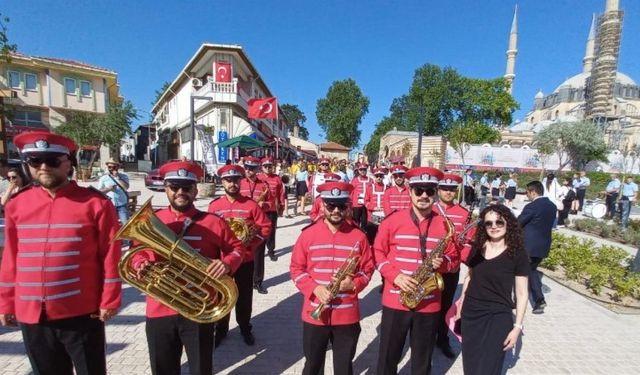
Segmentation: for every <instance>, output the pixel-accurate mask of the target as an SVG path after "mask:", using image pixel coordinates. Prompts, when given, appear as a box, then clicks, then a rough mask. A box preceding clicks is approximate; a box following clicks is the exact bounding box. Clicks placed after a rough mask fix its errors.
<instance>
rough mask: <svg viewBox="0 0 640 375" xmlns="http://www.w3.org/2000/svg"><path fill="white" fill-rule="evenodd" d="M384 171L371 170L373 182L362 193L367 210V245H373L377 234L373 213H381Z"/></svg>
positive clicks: (378, 169)
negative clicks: (373, 177)
mask: <svg viewBox="0 0 640 375" xmlns="http://www.w3.org/2000/svg"><path fill="white" fill-rule="evenodd" d="M385 174H386V173H385V171H384V169H382V168H376V169H374V170H373V175H374V176H375V181H374V182H373V183H372V184H371V185H369V187H368V188H367V190H366V191H365V192H364V204H365V207H366V208H367V226H366V232H367V239H368V240H369V243H373V241H374V239H375V238H376V233H378V224H379V223H374V222H373V214H374V213H382V212H383V211H382V197H383V196H384V192H385V191H386V190H387V186H386V185H385V184H384V183H383V182H382V181H383V179H384V175H385Z"/></svg>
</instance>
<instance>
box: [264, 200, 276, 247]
mask: <svg viewBox="0 0 640 375" xmlns="http://www.w3.org/2000/svg"><path fill="white" fill-rule="evenodd" d="M266 214H267V217H268V218H269V220H271V232H270V233H269V238H267V240H266V244H267V250H268V251H269V256H271V255H276V253H275V251H276V227H277V226H278V213H277V212H275V211H274V212H267V213H266ZM263 258H264V257H263Z"/></svg>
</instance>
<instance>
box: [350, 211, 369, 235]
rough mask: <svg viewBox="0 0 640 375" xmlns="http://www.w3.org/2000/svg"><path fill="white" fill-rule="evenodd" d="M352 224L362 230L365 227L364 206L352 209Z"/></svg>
mask: <svg viewBox="0 0 640 375" xmlns="http://www.w3.org/2000/svg"><path fill="white" fill-rule="evenodd" d="M352 210H353V222H354V223H355V224H356V225H358V226H359V227H360V228H362V229H363V230H364V228H365V227H366V226H367V208H366V207H365V206H361V207H353V208H352Z"/></svg>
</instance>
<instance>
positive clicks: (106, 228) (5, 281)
mask: <svg viewBox="0 0 640 375" xmlns="http://www.w3.org/2000/svg"><path fill="white" fill-rule="evenodd" d="M14 142H15V144H16V146H18V148H19V149H21V150H22V154H23V155H24V156H25V157H26V161H27V164H28V165H29V171H30V172H31V176H32V178H33V179H34V180H36V181H37V182H38V184H39V186H31V187H29V188H26V189H24V190H22V191H21V192H20V193H18V194H17V195H15V196H14V197H13V198H11V200H10V201H9V203H8V204H7V205H6V207H5V218H6V219H5V220H6V222H5V223H6V224H5V225H6V231H5V233H6V235H5V236H6V237H5V249H4V254H3V257H2V268H1V270H0V323H1V324H2V325H3V326H6V325H15V323H16V321H17V322H18V323H19V325H20V329H21V330H22V337H23V340H24V344H25V347H26V352H27V355H28V357H29V361H30V362H31V367H32V368H33V371H34V373H36V374H55V375H60V374H62V375H66V374H69V375H71V374H72V373H73V368H74V367H75V370H76V373H77V374H92V375H93V374H105V373H106V370H107V364H106V357H105V330H104V322H106V321H107V320H109V319H111V318H112V317H113V316H114V315H115V313H116V312H117V310H118V308H119V307H120V300H121V295H120V290H121V281H120V277H119V276H118V260H119V259H120V253H121V243H120V241H113V242H111V239H112V238H113V236H114V235H115V234H116V232H117V231H118V215H117V214H116V210H115V208H114V207H113V204H112V203H111V201H110V200H109V198H107V197H106V196H104V195H103V194H102V193H100V192H99V191H97V190H94V189H91V188H84V187H80V186H78V185H77V184H76V183H75V181H70V180H69V177H70V176H71V174H72V160H71V159H70V155H73V153H74V152H75V150H76V145H75V144H74V143H73V141H72V140H70V139H68V138H65V137H63V136H60V135H56V134H53V133H48V132H30V133H22V134H19V135H18V136H16V137H15V138H14Z"/></svg>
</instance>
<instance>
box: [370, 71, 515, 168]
mask: <svg viewBox="0 0 640 375" xmlns="http://www.w3.org/2000/svg"><path fill="white" fill-rule="evenodd" d="M507 85H508V83H507V82H506V81H505V80H504V79H503V78H496V79H490V80H486V79H476V78H468V77H464V76H462V75H460V74H459V73H458V72H457V71H456V70H455V69H453V68H450V67H446V68H440V67H439V66H437V65H432V64H426V65H423V66H422V67H420V68H418V69H417V70H416V71H415V73H414V76H413V82H412V84H411V87H410V88H409V92H408V93H407V94H406V95H403V96H401V97H399V98H396V99H394V101H393V103H392V104H391V108H390V112H391V113H390V115H389V116H387V117H385V118H383V120H382V121H381V122H380V123H378V125H377V126H376V130H375V131H374V133H373V135H372V137H371V139H370V140H369V142H368V143H367V145H366V146H365V151H366V153H367V155H369V158H370V159H371V160H375V159H376V158H375V155H377V153H378V149H379V145H380V137H381V136H382V135H384V134H385V133H386V132H387V131H389V130H391V129H393V128H394V127H395V128H397V129H398V130H406V131H417V128H418V126H417V124H418V121H420V120H421V121H422V122H423V124H422V125H423V134H424V135H444V136H450V134H453V135H454V136H455V137H456V141H461V142H463V143H464V142H467V143H475V142H478V143H485V142H492V140H493V139H495V134H496V132H493V131H489V130H490V129H491V128H500V127H503V126H506V125H507V124H510V123H511V119H512V118H511V116H512V113H513V111H515V110H516V109H517V108H518V107H519V106H518V103H516V101H515V100H514V99H513V97H512V96H511V94H509V93H508V92H507V91H506V87H507ZM465 127H470V129H467V130H463V129H464V128H465ZM474 130H480V131H481V135H483V136H484V137H481V136H475V134H473V133H474ZM451 132H453V133H451ZM463 135H464V137H462V136H463ZM461 137H462V138H461ZM467 137H468V138H467ZM465 139H468V140H465Z"/></svg>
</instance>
